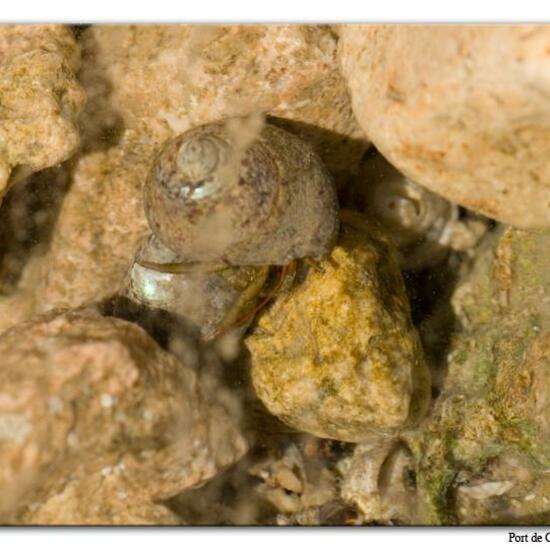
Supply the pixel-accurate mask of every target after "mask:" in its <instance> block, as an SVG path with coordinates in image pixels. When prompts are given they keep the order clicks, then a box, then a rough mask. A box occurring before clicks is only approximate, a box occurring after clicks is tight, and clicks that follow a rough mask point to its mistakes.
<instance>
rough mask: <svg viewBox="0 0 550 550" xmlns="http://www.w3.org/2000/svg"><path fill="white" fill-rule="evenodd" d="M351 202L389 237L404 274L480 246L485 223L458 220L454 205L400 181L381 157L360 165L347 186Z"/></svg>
mask: <svg viewBox="0 0 550 550" xmlns="http://www.w3.org/2000/svg"><path fill="white" fill-rule="evenodd" d="M351 189H352V190H351V192H350V200H351V201H352V203H353V204H357V205H359V207H360V208H361V210H363V211H364V212H365V213H367V214H368V215H369V217H371V218H373V219H376V220H377V221H378V222H379V223H381V224H382V225H383V226H384V227H385V228H386V229H387V231H388V235H390V237H391V239H392V240H393V242H394V244H395V245H396V246H397V248H398V252H399V262H400V265H401V267H402V268H403V269H406V270H413V271H414V270H421V269H424V268H428V267H433V266H435V265H437V264H438V263H440V262H441V261H442V260H444V259H445V258H446V257H447V255H448V253H449V251H450V250H451V249H452V250H457V251H466V250H468V249H470V248H472V247H473V246H475V244H476V243H477V242H478V241H479V239H480V238H481V236H482V235H483V234H484V232H485V231H486V223H485V222H484V221H483V220H481V219H479V218H473V217H467V218H464V219H461V217H460V209H459V207H458V205H456V204H454V203H452V202H449V201H448V200H446V199H444V198H443V197H441V196H439V195H436V194H435V193H432V192H431V191H429V190H428V189H425V188H424V187H422V186H420V185H418V184H417V183H415V182H414V181H412V180H410V179H408V178H407V177H405V176H404V175H403V174H402V173H401V172H399V171H398V170H397V169H396V168H394V167H393V166H392V165H391V164H390V163H389V162H388V161H387V160H386V159H385V158H384V157H383V156H382V155H380V154H379V153H372V154H369V155H368V156H367V158H366V159H365V160H364V162H363V165H362V167H361V170H360V172H359V174H358V176H357V178H356V181H355V182H354V185H352V186H351Z"/></svg>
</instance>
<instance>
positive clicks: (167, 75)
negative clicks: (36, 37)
mask: <svg viewBox="0 0 550 550" xmlns="http://www.w3.org/2000/svg"><path fill="white" fill-rule="evenodd" d="M82 44H83V56H84V68H83V71H82V75H83V76H82V78H83V81H84V82H85V84H86V85H87V87H88V88H89V89H90V102H91V105H94V106H95V107H94V110H91V109H90V111H89V117H90V119H92V120H90V121H89V126H90V127H91V128H94V130H92V133H93V134H94V135H96V136H97V135H101V133H102V132H104V131H105V130H108V128H101V127H97V125H98V124H100V125H101V124H102V123H103V124H105V123H107V124H109V123H111V125H112V127H116V126H117V124H119V123H122V124H123V126H124V127H126V128H131V129H137V130H139V131H143V132H145V133H146V134H147V135H148V136H150V137H151V138H153V139H155V140H156V141H157V142H162V141H164V140H165V139H168V138H170V137H173V136H175V135H178V134H181V133H183V132H184V131H186V130H189V129H190V128H193V127H195V126H200V125H201V124H206V123H209V122H214V121H216V120H219V119H222V118H227V117H231V116H245V115H249V114H252V113H257V112H264V113H267V114H271V115H274V116H275V117H282V118H283V119H288V120H290V121H292V122H291V125H292V126H293V127H294V128H295V129H297V130H298V131H299V132H303V133H304V134H305V135H307V137H308V138H309V140H310V141H312V144H313V146H314V148H316V149H317V152H318V153H319V154H320V155H321V157H322V158H323V160H325V162H327V165H328V167H329V169H331V168H334V171H336V172H343V173H345V172H349V170H350V169H351V170H353V166H354V165H356V164H357V163H358V162H359V160H360V157H361V155H362V153H363V152H364V151H365V150H366V148H367V146H368V142H367V141H366V140H365V138H364V135H363V132H362V131H361V129H360V127H359V126H358V124H357V122H356V120H355V118H354V116H353V113H352V111H351V104H350V100H349V94H348V91H347V87H346V84H345V81H344V80H343V78H342V76H341V75H340V73H339V66H338V60H337V47H336V39H335V36H334V35H333V33H332V31H331V30H330V29H329V28H328V27H324V26H318V25H223V26H201V25H195V26H189V25H93V26H92V27H91V28H90V29H88V30H86V31H85V32H84V34H83V37H82ZM86 59H89V60H90V62H89V63H86ZM98 110H99V112H100V113H101V112H104V113H106V115H107V116H105V117H103V120H101V118H99V119H98V117H97V116H96V113H97V112H98ZM85 120H86V116H85ZM117 120H118V121H119V122H117ZM312 127H316V128H312ZM312 129H314V130H315V131H312Z"/></svg>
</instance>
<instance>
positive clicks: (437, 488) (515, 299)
mask: <svg viewBox="0 0 550 550" xmlns="http://www.w3.org/2000/svg"><path fill="white" fill-rule="evenodd" d="M549 245H550V232H549V230H520V229H513V228H508V229H506V230H505V231H504V232H499V233H496V234H494V235H492V238H491V239H490V240H489V241H487V243H486V244H485V249H484V251H483V252H480V253H478V255H477V258H476V262H475V264H474V266H473V268H472V270H471V271H470V272H469V273H467V274H466V275H463V276H462V278H461V280H460V281H459V284H458V286H457V288H456V290H455V292H454V295H453V298H452V304H453V308H454V310H455V313H456V315H457V318H458V322H459V326H460V330H458V331H457V332H456V333H455V334H454V335H453V337H452V339H451V342H450V351H449V354H448V374H447V377H446V378H445V382H444V386H443V388H442V390H441V395H440V396H439V398H438V400H437V403H436V406H435V408H434V411H433V414H432V415H431V417H430V420H429V422H427V423H426V425H425V426H424V427H423V429H422V430H421V431H420V432H418V433H417V434H415V435H411V437H410V439H409V440H408V443H409V445H410V447H411V449H412V450H413V452H414V453H415V456H416V458H417V460H418V468H417V483H418V489H419V494H420V495H421V499H422V501H423V502H424V505H425V510H424V514H425V516H424V518H423V521H426V522H434V523H450V524H454V523H456V521H457V517H462V520H461V521H463V522H464V523H488V522H492V521H493V520H495V521H496V520H497V519H498V520H499V521H501V522H504V523H506V522H512V523H516V522H518V521H519V522H522V521H526V522H529V521H530V520H529V516H528V514H529V512H528V509H525V511H524V510H523V509H522V508H521V507H517V506H516V505H512V503H511V501H506V497H502V495H504V494H505V493H507V491H508V490H510V489H511V487H512V486H514V487H515V490H516V491H518V493H519V494H520V495H521V494H522V493H523V494H524V496H529V494H530V488H529V486H528V485H526V484H525V483H524V481H525V480H523V479H522V478H521V476H522V475H523V474H522V473H521V468H515V467H513V466H510V467H508V469H507V473H506V475H503V474H499V475H498V476H496V475H495V474H494V472H491V468H494V461H495V460H496V459H497V458H499V457H500V458H502V457H504V456H508V457H512V458H513V457H516V460H519V462H520V463H521V462H526V463H527V464H528V465H529V468H530V469H531V470H532V477H533V480H537V479H538V482H540V483H543V484H544V483H547V482H545V481H544V480H543V479H542V478H543V477H544V476H547V471H548V469H549V468H550V445H549V443H548V442H549V434H550V422H549V419H550V400H549V399H548V387H549V384H550V331H549V329H550V323H549V322H550V263H549V261H550V260H549V256H548V248H549ZM500 458H499V459H500ZM514 472H515V473H514ZM516 474H517V475H516ZM518 476H520V477H518ZM497 481H499V482H504V481H506V482H510V483H505V484H504V485H502V484H501V485H494V482H497ZM486 483H489V485H486ZM480 485H481V486H482V487H481V488H479V487H478V489H476V490H473V487H474V486H480ZM468 495H469V496H471V497H472V498H473V499H476V498H481V499H484V498H493V497H495V498H496V497H499V498H497V500H493V501H487V502H486V503H485V506H481V507H480V506H478V507H476V508H468V507H467V506H464V499H462V501H461V502H462V505H461V506H458V508H459V509H458V510H457V507H456V506H455V505H454V499H456V498H458V497H461V498H462V497H465V496H468ZM511 495H512V496H513V497H514V498H516V497H517V493H516V495H515V496H514V494H513V493H511ZM533 498H534V497H533ZM512 500H513V499H512ZM528 502H529V500H528ZM532 504H533V505H534V506H535V507H536V506H538V513H539V514H540V513H542V512H543V511H546V513H547V514H548V512H549V511H550V510H549V508H550V506H549V504H550V503H549V502H548V501H546V503H545V502H544V501H542V500H540V499H538V497H537V502H536V503H532ZM460 508H464V510H465V511H464V510H462V511H460ZM522 514H527V516H523V517H522Z"/></svg>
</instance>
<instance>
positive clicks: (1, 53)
mask: <svg viewBox="0 0 550 550" xmlns="http://www.w3.org/2000/svg"><path fill="white" fill-rule="evenodd" d="M40 29H42V30H40ZM52 34H53V35H55V32H53V31H52V32H47V31H46V30H44V29H43V28H42V27H40V26H39V27H38V30H37V31H36V35H33V34H32V31H29V33H28V34H25V33H23V32H19V31H18V29H17V28H12V29H11V30H8V31H6V30H3V31H2V33H1V34H0V60H1V59H3V60H4V61H3V62H2V63H1V64H0V105H1V108H0V112H1V117H2V126H1V127H0V198H1V197H2V196H3V195H4V194H5V193H6V191H7V189H8V188H9V186H11V185H12V184H13V183H14V182H16V181H18V180H20V179H23V178H25V177H26V176H28V175H29V174H31V173H33V172H36V171H38V170H42V169H44V168H46V167H48V166H53V165H55V164H58V163H60V162H62V161H64V160H66V159H67V158H69V157H70V156H71V155H72V154H73V153H74V152H75V151H76V149H77V148H78V146H79V144H80V136H79V131H78V127H77V118H78V115H79V113H80V111H81V110H82V108H83V106H84V101H85V96H84V93H83V91H82V88H81V87H80V85H79V84H78V82H77V80H76V78H75V76H74V74H73V69H74V67H75V65H76V62H75V60H74V55H75V51H76V45H75V44H74V41H73V42H71V40H70V39H69V37H68V36H67V35H66V34H64V33H61V34H62V36H61V39H60V40H57V41H56V40H55V39H54V38H53V37H52V36H51V35H52ZM42 39H44V40H45V41H46V43H45V44H44V45H42V42H41V40H42ZM12 40H13V43H12ZM35 44H36V48H35V49H29V48H30V47H31V45H35ZM18 49H20V50H22V51H23V53H20V54H19V55H13V54H14V53H15V52H16V51H17V50H18ZM66 56H67V57H66Z"/></svg>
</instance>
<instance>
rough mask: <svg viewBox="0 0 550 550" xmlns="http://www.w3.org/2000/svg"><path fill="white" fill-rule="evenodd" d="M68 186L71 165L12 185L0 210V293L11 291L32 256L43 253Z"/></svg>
mask: <svg viewBox="0 0 550 550" xmlns="http://www.w3.org/2000/svg"><path fill="white" fill-rule="evenodd" d="M69 186H70V165H69V163H65V164H63V165H61V166H59V167H54V168H48V169H46V170H42V171H41V172H37V173H36V174H33V175H32V176H30V177H29V178H27V179H26V180H24V181H20V182H18V183H17V184H16V185H14V186H13V187H12V188H11V189H10V190H9V191H8V193H7V195H6V196H5V197H4V200H3V202H2V204H1V206H0V220H1V223H0V293H4V294H9V293H11V292H13V291H14V289H15V287H16V286H17V283H18V281H19V279H20V277H21V274H22V272H23V269H24V267H25V265H26V263H27V261H28V260H29V258H30V256H31V254H32V253H33V252H35V251H36V249H37V248H41V249H43V250H45V249H46V248H47V247H48V245H49V243H50V241H51V238H52V235H53V230H54V226H55V222H56V221H57V218H58V216H59V212H60V210H61V206H62V204H63V199H64V197H65V194H66V193H67V191H68V189H69Z"/></svg>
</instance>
